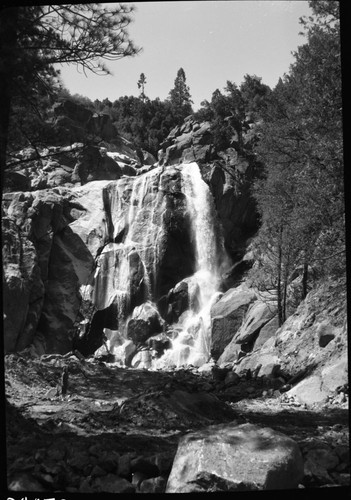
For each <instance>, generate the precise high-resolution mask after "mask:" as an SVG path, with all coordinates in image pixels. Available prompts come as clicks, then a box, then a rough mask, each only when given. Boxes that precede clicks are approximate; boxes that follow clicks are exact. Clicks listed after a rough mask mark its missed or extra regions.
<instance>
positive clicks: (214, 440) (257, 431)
mask: <svg viewBox="0 0 351 500" xmlns="http://www.w3.org/2000/svg"><path fill="white" fill-rule="evenodd" d="M302 477H303V461H302V456H301V453H300V450H299V448H298V446H297V444H296V443H295V441H293V440H292V439H290V438H289V437H287V436H285V435H284V434H281V433H279V432H276V431H273V430H272V429H269V428H262V427H258V426H256V425H253V424H242V425H239V426H238V425H230V424H221V425H218V426H210V427H207V428H206V429H203V430H201V431H198V432H196V433H191V434H188V435H185V436H183V437H182V438H181V440H180V442H179V445H178V451H177V454H176V457H175V460H174V464H173V468H172V471H171V474H170V476H169V478H168V482H167V487H166V492H167V493H190V492H210V491H211V492H214V491H241V490H258V489H284V488H296V487H297V485H298V484H299V483H300V482H301V479H302Z"/></svg>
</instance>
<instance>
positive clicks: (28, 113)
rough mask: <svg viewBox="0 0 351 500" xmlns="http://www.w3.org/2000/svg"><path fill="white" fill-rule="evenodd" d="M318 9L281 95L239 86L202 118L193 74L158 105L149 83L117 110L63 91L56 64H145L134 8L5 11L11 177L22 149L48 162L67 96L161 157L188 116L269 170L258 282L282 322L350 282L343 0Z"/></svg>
mask: <svg viewBox="0 0 351 500" xmlns="http://www.w3.org/2000/svg"><path fill="white" fill-rule="evenodd" d="M310 6H311V8H312V16H311V17H309V18H307V19H301V21H300V22H301V26H302V28H303V30H304V34H305V35H306V39H305V40H306V41H305V43H304V44H303V45H301V46H300V47H299V48H298V50H297V51H296V53H295V54H294V56H295V61H294V63H293V64H292V65H291V67H290V70H289V72H288V73H287V74H285V75H284V76H283V77H282V78H281V79H280V80H279V82H278V84H277V85H276V87H275V88H274V89H270V88H269V87H268V86H267V85H264V84H263V83H262V82H261V78H259V77H257V76H256V75H246V76H245V77H244V81H243V82H242V83H241V84H240V85H239V86H238V85H237V84H235V83H233V82H231V81H227V84H226V86H225V88H224V90H223V91H220V90H218V89H217V90H215V91H214V92H213V94H212V98H211V101H204V102H203V103H202V104H201V108H200V109H199V110H198V111H197V112H195V113H194V112H193V109H192V100H191V94H190V89H189V87H188V86H187V84H186V75H185V72H184V70H183V69H182V68H180V69H179V71H178V73H177V75H176V78H175V81H174V87H173V88H172V89H171V90H170V92H169V96H168V98H167V99H166V100H164V101H162V100H160V99H158V98H157V99H154V100H151V99H149V98H148V97H147V74H144V73H142V74H141V75H140V78H139V81H138V82H136V86H137V87H138V88H139V92H140V94H139V96H138V97H134V96H123V97H119V98H118V99H116V100H115V101H114V102H111V101H110V100H109V99H104V100H103V101H99V100H95V101H94V102H92V101H91V100H90V99H88V98H86V97H84V96H80V95H73V96H72V95H70V93H69V91H68V90H67V89H65V88H63V86H62V83H61V82H60V78H59V70H58V69H57V66H56V63H75V64H77V65H79V66H80V67H82V68H83V70H84V71H86V70H87V71H88V70H89V71H94V72H106V73H107V72H108V69H107V68H106V67H105V65H104V63H103V60H104V59H107V60H108V59H116V58H121V57H129V56H133V55H135V54H137V52H138V50H139V49H138V48H136V47H135V46H134V44H133V42H132V41H131V40H130V39H129V36H128V32H127V27H128V25H129V23H130V22H131V21H132V18H131V16H130V14H131V12H132V7H130V6H128V5H123V6H120V7H117V8H116V9H115V12H114V13H112V14H109V13H108V10H107V9H106V7H102V6H101V4H82V5H68V6H61V7H54V6H46V7H44V6H36V7H21V8H13V9H6V10H5V11H2V13H1V17H0V28H1V39H2V41H4V43H3V45H2V53H3V57H2V60H3V61H4V65H3V66H2V68H1V75H0V76H1V78H0V81H1V86H2V87H1V89H0V95H1V98H2V99H3V103H2V104H3V106H2V110H3V113H2V116H3V118H2V124H1V139H2V143H1V157H2V165H1V169H2V172H3V171H4V158H5V153H4V151H5V149H4V148H6V147H7V161H8V163H9V164H11V161H13V158H14V157H15V156H16V151H18V150H19V149H21V148H23V147H26V146H31V147H32V148H34V149H35V150H36V151H37V152H38V155H40V154H39V149H40V148H43V147H45V145H47V144H50V140H51V139H52V137H53V135H54V134H55V125H54V121H53V120H52V119H51V118H52V116H53V111H52V106H53V104H54V103H56V102H58V101H60V100H63V99H67V98H69V99H72V100H74V101H76V102H79V103H80V104H83V105H84V106H86V107H87V108H89V109H90V110H91V111H93V112H96V113H103V114H108V115H109V116H110V117H111V119H112V122H113V123H114V124H115V125H116V127H117V130H118V132H119V133H120V134H121V135H123V136H125V137H126V138H127V139H129V140H131V141H133V143H134V144H135V145H136V146H138V147H139V148H142V149H145V150H147V151H149V152H151V153H152V154H153V155H155V156H157V152H158V150H159V149H160V146H161V144H162V142H163V141H164V139H165V138H166V137H167V135H168V134H169V132H170V131H171V130H172V129H173V128H174V127H175V126H176V125H180V124H181V123H182V122H183V120H184V118H185V117H187V116H189V115H190V114H193V115H194V117H195V118H196V119H197V120H198V121H200V122H201V121H209V122H210V124H211V132H212V136H213V144H214V146H215V148H216V150H217V151H225V150H226V149H228V148H233V149H235V150H236V151H237V152H238V153H239V154H241V155H242V156H244V157H246V158H247V159H249V160H250V161H252V162H256V164H257V165H259V166H260V168H259V169H258V171H257V172H256V177H257V180H256V183H255V185H254V187H253V190H252V193H253V196H254V197H255V199H256V202H257V208H258V213H259V216H260V222H261V226H260V230H259V232H258V235H257V237H256V238H255V240H254V242H253V243H252V247H251V250H252V252H253V256H254V261H255V265H254V267H253V268H252V270H251V271H250V278H251V281H252V284H253V285H254V286H256V287H258V289H259V290H262V292H265V293H267V292H268V293H272V294H273V295H274V297H275V299H276V301H277V306H278V312H279V322H280V324H282V323H283V322H284V320H285V319H286V317H287V315H288V314H289V310H290V308H294V306H296V304H298V303H299V302H300V301H301V300H302V299H303V298H304V297H305V296H306V294H307V292H308V291H309V290H310V288H311V287H312V286H313V283H314V281H315V280H316V279H323V278H326V277H329V278H330V277H333V276H336V277H340V276H343V275H344V274H345V267H346V263H345V258H346V253H345V223H344V186H343V181H344V177H343V137H342V101H341V96H342V94H341V55H340V53H341V49H340V15H339V2H337V1H311V2H310ZM10 54H11V57H10ZM10 102H11V116H10V115H9V109H10V108H9V105H10ZM9 116H10V120H8V118H9ZM297 278H298V279H297Z"/></svg>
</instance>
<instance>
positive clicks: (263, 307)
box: [233, 300, 275, 344]
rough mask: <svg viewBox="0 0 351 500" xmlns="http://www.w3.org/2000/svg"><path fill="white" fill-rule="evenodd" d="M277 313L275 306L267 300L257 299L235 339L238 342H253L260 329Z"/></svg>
mask: <svg viewBox="0 0 351 500" xmlns="http://www.w3.org/2000/svg"><path fill="white" fill-rule="evenodd" d="M274 314H275V307H272V306H270V305H269V304H267V303H266V302H262V301H260V300H257V301H256V302H254V303H253V304H251V306H250V307H249V309H248V311H247V313H246V316H245V321H244V322H243V324H242V325H241V327H240V329H239V331H238V332H237V334H236V335H235V337H234V339H233V341H235V342H236V343H237V344H249V343H251V344H253V343H254V342H255V340H256V338H257V336H258V335H259V332H260V329H261V328H262V327H263V326H264V325H265V324H266V323H268V321H269V320H270V319H272V317H273V316H274Z"/></svg>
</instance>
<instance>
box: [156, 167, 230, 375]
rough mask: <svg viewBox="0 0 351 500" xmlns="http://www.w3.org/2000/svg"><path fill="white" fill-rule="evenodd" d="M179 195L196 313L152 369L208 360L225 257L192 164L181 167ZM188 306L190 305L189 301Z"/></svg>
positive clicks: (184, 318) (184, 319)
mask: <svg viewBox="0 0 351 500" xmlns="http://www.w3.org/2000/svg"><path fill="white" fill-rule="evenodd" d="M181 176H182V191H183V193H184V194H185V196H186V201H187V210H188V212H189V213H190V215H191V223H192V239H193V241H194V245H195V256H196V272H195V274H194V275H193V277H192V279H191V281H192V282H193V284H197V285H198V287H197V289H199V291H200V294H199V297H198V298H199V303H200V311H199V312H195V311H194V310H192V309H190V310H189V311H186V312H185V313H183V314H182V315H181V317H180V318H179V321H178V323H177V325H176V326H177V330H179V329H180V333H179V334H178V336H177V337H176V338H175V339H174V340H173V345H172V348H171V349H169V350H168V351H166V352H165V354H164V355H163V356H162V357H161V358H160V359H159V360H157V361H155V362H154V367H155V368H169V367H172V366H176V367H180V366H182V365H194V366H201V365H202V364H204V363H206V362H207V361H208V360H209V358H210V349H211V317H210V310H211V306H212V304H213V303H214V302H215V301H216V298H217V297H218V286H219V280H220V273H219V265H218V263H219V261H220V260H221V258H224V259H225V258H226V257H225V255H226V254H225V251H224V247H223V244H222V241H221V240H220V238H219V237H217V231H216V223H215V208H214V203H213V199H212V195H211V193H210V190H209V188H208V186H207V184H206V183H205V182H204V181H203V179H202V177H201V173H200V170H199V167H198V165H197V164H196V163H189V164H185V165H182V166H181ZM190 302H191V301H190Z"/></svg>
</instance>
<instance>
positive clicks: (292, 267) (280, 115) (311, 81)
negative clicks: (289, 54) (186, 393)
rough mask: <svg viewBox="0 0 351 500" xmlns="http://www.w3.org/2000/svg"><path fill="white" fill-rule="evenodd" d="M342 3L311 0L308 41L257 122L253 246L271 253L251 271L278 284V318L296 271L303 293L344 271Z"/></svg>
mask: <svg viewBox="0 0 351 500" xmlns="http://www.w3.org/2000/svg"><path fill="white" fill-rule="evenodd" d="M337 3H338V2H310V6H311V8H312V12H313V16H311V17H310V18H309V19H307V20H306V19H302V21H301V22H302V24H303V26H304V27H305V29H306V30H307V43H305V44H304V45H302V46H300V47H299V48H298V50H297V51H296V53H295V54H294V55H295V62H294V63H293V64H292V66H291V68H290V71H289V73H288V74H287V75H285V76H284V78H283V79H281V80H280V81H279V82H278V84H277V86H276V88H275V89H274V90H273V92H272V94H271V95H270V96H269V97H268V101H267V103H268V104H267V106H265V107H264V109H263V118H264V119H263V123H261V125H260V126H259V127H258V128H257V130H258V131H259V132H260V134H261V137H262V138H261V141H260V143H259V144H258V147H257V148H256V153H257V154H258V156H259V158H260V159H261V160H262V161H263V163H264V164H265V169H264V177H263V179H262V180H261V181H259V182H258V183H256V187H255V190H254V196H255V198H256V201H257V206H258V210H259V213H260V216H261V222H262V225H261V229H260V231H259V235H258V238H257V239H256V242H255V243H254V245H253V247H254V250H255V251H256V255H257V256H258V255H259V254H260V251H261V250H263V249H265V251H266V258H264V257H262V258H258V260H257V263H256V266H255V268H254V269H253V270H252V272H251V276H252V278H253V281H254V282H255V283H256V285H257V286H258V287H261V288H265V287H266V285H267V281H268V282H269V283H270V284H272V288H274V287H275V293H276V296H277V306H278V311H279V320H280V322H282V321H284V319H285V317H286V312H287V307H288V303H289V293H290V292H292V290H290V288H291V285H292V279H293V277H294V276H296V271H297V270H299V271H298V274H299V275H300V277H301V290H300V293H299V298H300V299H302V298H304V297H305V296H306V293H307V291H308V288H309V279H310V275H311V272H312V271H313V273H314V275H315V276H316V277H317V278H318V277H319V278H323V277H331V276H334V277H340V276H342V275H343V276H345V268H346V264H345V234H344V232H345V226H344V186H343V144H342V101H341V98H342V94H341V62H340V33H339V20H338V9H337ZM273 284H274V286H273ZM290 295H291V297H290V298H292V299H293V298H294V297H293V295H292V294H290Z"/></svg>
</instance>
